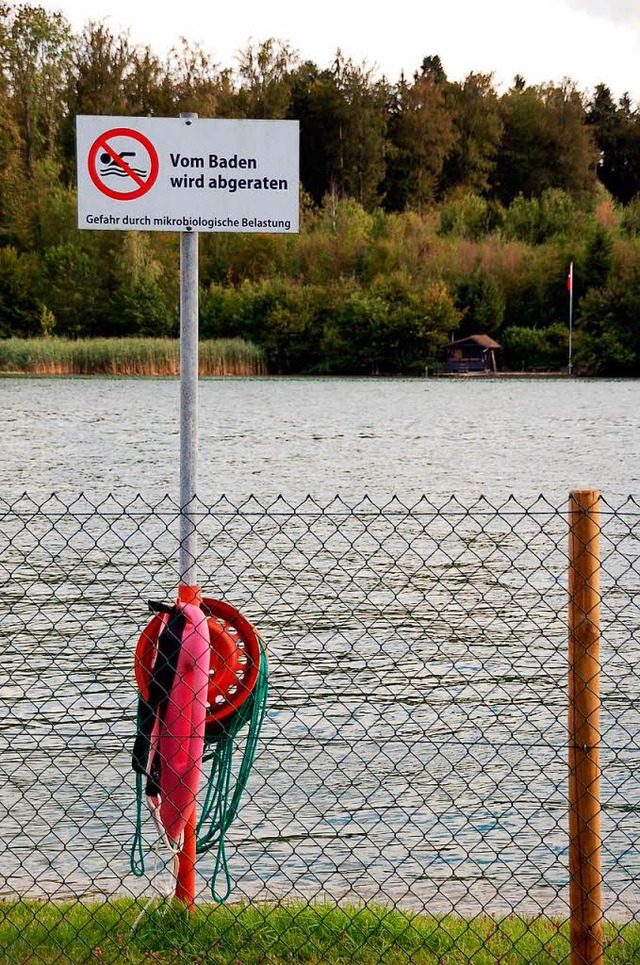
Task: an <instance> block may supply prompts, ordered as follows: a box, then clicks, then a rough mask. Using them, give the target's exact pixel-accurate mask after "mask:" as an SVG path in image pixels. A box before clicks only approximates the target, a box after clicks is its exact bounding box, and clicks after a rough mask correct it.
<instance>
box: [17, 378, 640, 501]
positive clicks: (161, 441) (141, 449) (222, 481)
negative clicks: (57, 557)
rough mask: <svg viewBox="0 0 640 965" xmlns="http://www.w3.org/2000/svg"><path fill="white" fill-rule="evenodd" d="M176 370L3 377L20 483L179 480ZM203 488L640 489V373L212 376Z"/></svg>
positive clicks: (120, 489)
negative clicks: (585, 376)
mask: <svg viewBox="0 0 640 965" xmlns="http://www.w3.org/2000/svg"><path fill="white" fill-rule="evenodd" d="M178 405H179V391H178V383H177V381H175V380H147V379H144V380H142V379H140V380H132V379H117V380H116V379H114V380H102V379H63V380H55V379H44V378H43V379H18V378H17V379H3V380H1V381H0V424H1V428H2V438H3V448H4V451H3V458H2V460H0V487H1V490H2V492H3V493H4V494H7V493H16V492H21V491H24V490H27V491H29V492H33V491H36V492H38V493H43V492H44V493H48V492H52V491H56V492H61V493H73V494H76V493H78V492H80V491H85V492H87V493H90V494H93V495H97V494H104V493H107V492H115V493H119V494H121V495H123V496H125V495H127V494H130V493H131V492H142V493H143V494H144V495H145V496H147V497H151V496H154V495H156V494H158V493H161V494H164V493H167V492H169V493H174V494H175V493H176V492H177V491H178V463H177V460H178V425H179V421H178V420H179V411H178ZM200 411H201V439H200V476H199V492H200V495H201V496H202V498H203V499H205V500H209V499H210V498H212V497H214V496H216V495H217V494H219V493H222V492H224V493H228V494H229V495H231V496H232V497H233V498H237V497H239V496H244V495H247V494H249V493H256V494H258V495H276V494H284V495H286V496H287V497H289V498H293V499H298V498H300V497H301V496H304V495H306V494H307V493H311V494H313V495H317V496H321V497H324V496H327V495H334V494H335V493H340V494H341V495H343V496H348V497H359V496H361V495H362V494H363V493H370V494H374V495H376V496H380V497H385V496H388V495H390V494H396V495H399V496H400V497H402V498H403V499H415V498H417V497H418V496H419V495H420V494H422V493H427V494H429V495H436V494H442V493H452V492H453V493H456V494H458V495H461V496H467V495H469V496H477V495H479V494H480V493H485V494H487V495H488V496H489V497H498V496H502V495H504V494H507V493H515V494H517V495H519V496H524V495H527V494H531V493H533V494H537V493H540V492H543V493H544V494H545V495H547V496H549V497H550V498H556V497H558V496H564V495H565V493H566V492H567V491H568V490H569V489H570V488H572V487H576V486H583V485H588V486H597V487H599V488H600V489H602V490H603V491H604V492H606V493H609V494H617V493H619V494H625V495H626V494H629V493H638V492H640V459H639V457H638V451H639V448H640V446H639V439H640V381H586V380H579V379H576V380H574V381H566V380H559V379H555V380H551V379H536V380H520V379H509V380H507V379H505V380H503V381H501V380H486V381H485V380H477V379H476V380H474V379H472V378H469V379H466V380H444V379H421V380H419V379H416V380H381V379H373V380H360V381H357V380H342V379H336V380H311V379H212V380H205V381H203V382H202V383H201V388H200Z"/></svg>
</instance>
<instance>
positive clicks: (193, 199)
mask: <svg viewBox="0 0 640 965" xmlns="http://www.w3.org/2000/svg"><path fill="white" fill-rule="evenodd" d="M76 147H77V174H78V227H79V228H82V229H97V230H120V231H128V230H132V229H133V230H138V231H140V230H141V231H179V232H180V542H179V547H180V548H179V560H178V572H179V587H178V606H181V607H183V608H188V607H190V606H192V605H193V604H196V606H201V605H202V603H203V601H202V599H201V594H200V588H199V586H198V573H197V556H198V544H197V514H196V505H195V499H196V494H197V457H198V233H199V232H201V231H208V232H220V231H225V232H226V231H232V232H238V231H241V232H269V233H295V232H297V231H298V223H299V124H298V122H297V121H270V120H227V119H221V118H215V119H205V118H198V115H197V114H192V113H185V114H182V115H181V116H180V117H179V118H158V117H125V118H123V117H105V116H78V117H77V119H76ZM205 602H206V601H205ZM215 602H216V601H209V603H215ZM221 605H223V606H224V604H221ZM231 609H232V608H231ZM185 612H186V609H185ZM225 612H226V611H225ZM234 612H235V611H234ZM238 619H239V620H242V618H241V615H239V616H238ZM152 623H153V621H152ZM247 626H249V625H248V624H247ZM158 632H159V631H158ZM248 632H249V631H247V633H248ZM211 646H212V648H213V643H212V644H211ZM259 659H260V658H259V657H258V660H259ZM238 673H239V674H242V673H243V671H238ZM254 683H255V682H254ZM234 688H235V690H236V691H237V689H238V688H237V686H236V685H235V684H234ZM230 692H231V689H230ZM218 699H220V697H218ZM229 699H231V698H229ZM223 709H224V708H223ZM138 773H139V772H138ZM195 859H196V813H195V804H194V805H193V807H192V808H191V812H190V813H189V814H188V815H186V823H185V825H184V835H183V841H182V847H181V850H180V852H179V855H178V874H177V883H176V897H177V898H179V899H181V900H182V901H184V902H185V903H186V904H187V906H188V907H193V905H194V902H195Z"/></svg>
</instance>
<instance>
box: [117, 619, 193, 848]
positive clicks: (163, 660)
mask: <svg viewBox="0 0 640 965" xmlns="http://www.w3.org/2000/svg"><path fill="white" fill-rule="evenodd" d="M158 609H159V610H160V612H159V613H157V614H156V616H155V617H154V619H153V620H152V624H154V631H155V632H154V642H155V647H154V651H155V652H154V654H153V662H152V667H151V668H150V673H149V674H148V679H147V680H146V681H145V683H146V686H145V687H141V688H140V705H139V712H138V733H137V736H136V742H135V745H134V751H133V768H134V770H135V771H137V772H138V773H142V774H144V775H146V777H147V787H146V794H147V798H148V800H149V805H150V807H151V809H152V811H154V812H155V813H157V814H159V818H160V824H161V826H162V829H163V831H164V833H165V834H166V836H167V838H168V840H169V843H170V844H171V845H172V846H173V847H179V846H180V845H181V841H182V835H183V832H184V829H185V826H186V824H187V821H188V820H189V817H190V815H191V813H192V811H193V808H194V806H195V803H196V796H197V793H198V787H199V784H200V772H201V768H202V755H203V752H204V731H205V720H206V713H207V691H208V685H209V650H210V640H209V626H208V623H207V618H206V616H205V615H204V613H203V612H202V610H201V609H200V608H199V607H198V606H197V605H196V604H195V603H181V602H178V603H177V604H176V605H175V606H173V607H164V606H162V605H160V606H159V607H158ZM148 631H149V628H147V631H146V632H147V633H148Z"/></svg>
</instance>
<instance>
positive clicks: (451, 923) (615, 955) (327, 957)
mask: <svg viewBox="0 0 640 965" xmlns="http://www.w3.org/2000/svg"><path fill="white" fill-rule="evenodd" d="M144 907H145V906H144V902H136V901H134V900H132V899H118V900H113V901H104V902H96V903H84V902H73V903H62V902H55V903H54V902H38V901H15V902H2V903H0V962H2V963H9V962H10V963H36V962H40V963H51V962H58V963H72V962H73V963H75V962H96V961H100V962H108V963H118V965H120V963H125V962H127V963H143V962H144V963H151V962H157V963H171V962H174V963H178V965H180V963H187V962H189V963H194V965H294V963H305V965H334V963H335V965H346V963H354V965H458V963H472V965H496V963H498V962H499V963H500V965H524V963H527V965H528V963H535V965H547V963H549V965H550V963H558V962H563V963H568V961H569V954H570V948H569V942H568V937H567V936H568V925H567V923H566V922H565V923H560V922H558V921H555V920H553V919H548V918H542V917H540V918H521V917H518V916H515V915H511V916H508V917H506V918H504V919H493V918H489V917H487V916H484V915H483V916H480V917H477V918H460V917H457V916H455V915H448V916H444V917H434V916H430V915H426V914H413V913H410V912H403V911H400V910H397V909H391V910H390V909H388V908H385V907H383V906H375V905H368V906H355V905H349V906H345V907H339V906H336V905H330V904H306V903H302V902H300V903H287V904H282V905H271V904H269V905H267V904H237V905H236V904H231V905H222V906H214V905H203V906H201V907H199V908H198V909H197V910H196V911H195V912H194V913H193V914H189V913H188V912H186V911H185V910H184V909H183V908H182V907H181V906H178V907H176V906H175V904H165V905H162V906H159V905H157V904H156V905H153V906H150V907H149V908H148V909H147V910H146V911H145V912H144V914H143V915H142V917H141V918H140V920H139V923H138V925H137V926H136V927H135V929H134V931H133V933H132V928H133V926H134V923H135V922H136V920H137V919H138V917H139V915H140V912H141V910H142V909H143V908H144ZM605 946H606V947H605V954H604V960H605V962H606V963H612V965H613V963H616V965H617V963H629V965H631V963H638V962H640V924H637V923H631V924H627V925H621V926H615V925H613V924H609V925H606V926H605Z"/></svg>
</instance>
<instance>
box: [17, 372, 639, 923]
mask: <svg viewBox="0 0 640 965" xmlns="http://www.w3.org/2000/svg"><path fill="white" fill-rule="evenodd" d="M0 402H1V404H0V419H1V420H2V423H3V440H4V443H3V445H4V449H3V458H2V459H1V460H0V497H1V498H2V501H3V502H2V520H1V525H0V565H1V566H2V577H3V619H2V622H1V623H0V634H1V635H2V646H3V655H4V659H3V663H2V667H1V669H0V828H1V829H2V830H1V831H0V833H1V834H2V836H3V840H4V848H3V862H2V867H0V894H2V895H12V894H15V893H16V892H18V893H37V894H58V895H70V894H96V893H108V892H110V891H113V890H123V889H124V890H129V891H138V890H140V889H146V888H147V882H146V879H141V880H138V879H134V878H133V876H132V875H131V874H130V872H129V870H128V851H129V848H130V845H131V838H132V829H133V817H134V807H133V786H132V783H133V782H132V779H131V773H130V769H129V762H130V750H131V742H132V736H133V730H134V719H135V701H136V694H135V687H134V682H133V674H132V672H131V668H132V654H133V648H134V646H135V641H136V639H137V635H138V633H139V631H140V629H141V627H142V626H143V625H144V622H145V620H146V614H145V606H144V601H145V600H146V599H147V598H149V597H151V598H162V597H163V596H165V597H166V596H168V595H170V594H171V592H173V588H174V586H175V582H176V571H175V563H176V554H177V543H176V534H177V520H176V514H175V510H174V508H173V507H172V505H171V502H169V503H168V504H163V505H164V506H165V508H164V509H162V510H161V512H160V513H155V514H154V513H151V512H150V511H149V507H148V504H147V503H146V502H144V503H143V502H135V503H133V504H132V505H130V506H129V508H128V509H127V510H126V512H124V513H123V512H122V511H121V510H120V508H119V505H118V503H120V504H124V503H127V502H128V501H129V500H130V499H131V498H132V497H133V496H134V495H135V494H136V493H138V492H140V493H142V494H143V497H144V498H145V500H149V501H154V500H156V499H159V498H161V497H162V496H163V495H164V494H165V493H169V494H171V495H172V496H173V497H174V498H175V494H176V493H177V489H178V465H177V453H178V387H177V383H176V382H175V381H165V380H125V379H122V380H90V379H86V380H80V379H76V380H74V379H65V380H60V381H57V380H54V379H5V380H1V381H0ZM639 417H640V383H635V382H622V381H610V382H586V381H579V380H576V381H574V382H567V381H559V380H530V381H526V380H513V381H506V380H505V381H486V382H485V381H473V380H471V379H469V380H460V381H445V380H442V381H438V380H406V381H404V380H399V381H385V380H371V381H351V380H327V381H313V380H304V379H295V380H278V379H273V380H271V379H256V380H209V381H205V382H203V383H202V385H201V425H202V428H201V459H200V487H199V488H200V496H201V499H202V501H203V504H204V506H205V507H211V509H210V510H207V509H205V510H204V511H203V515H202V519H201V526H200V547H201V558H200V568H201V573H202V577H203V579H202V582H203V584H204V585H206V586H207V587H208V588H209V590H210V592H211V593H212V595H221V596H225V597H226V598H228V599H229V600H231V601H232V602H234V603H236V604H237V605H238V606H240V608H241V609H242V610H243V612H245V613H246V615H247V616H248V617H249V618H250V619H251V620H252V621H253V622H254V623H256V625H258V626H259V627H260V629H261V631H262V632H263V634H264V635H265V638H266V639H267V642H268V645H269V650H270V656H271V694H270V700H269V710H268V716H267V721H266V725H265V732H264V739H263V742H262V745H261V750H260V753H259V756H258V759H257V761H256V768H255V772H254V775H253V777H252V781H251V785H250V794H249V795H248V797H247V799H246V802H245V805H244V807H243V808H242V810H241V814H240V818H239V820H238V822H237V824H236V825H235V826H234V829H233V830H232V833H231V835H230V854H231V859H232V862H231V863H232V873H233V875H234V878H235V880H236V882H237V884H236V889H235V891H234V897H242V895H257V896H260V897H263V898H269V897H274V896H287V895H295V894H302V895H306V896H308V897H317V896H326V895H330V896H332V897H341V896H350V897H356V898H368V897H372V896H375V897H377V898H383V899H385V898H386V899H393V900H397V901H400V902H401V903H405V904H407V905H408V906H410V907H425V906H428V907H432V908H435V907H438V908H439V909H440V910H443V911H446V910H448V909H450V908H451V907H456V908H459V909H461V910H472V911H478V910H480V909H481V908H483V907H484V908H485V909H487V910H492V911H496V912H500V911H504V910H506V909H508V908H517V909H518V910H519V911H522V912H523V913H529V912H536V911H540V910H546V911H554V912H557V913H562V912H563V910H564V908H565V901H566V886H567V881H568V874H567V868H566V862H567V842H566V838H567V835H566V519H565V502H566V494H567V491H568V490H569V489H570V488H572V487H575V486H579V485H582V484H588V485H595V486H598V487H600V488H601V489H602V490H603V492H604V493H605V494H606V496H607V498H608V499H609V500H610V502H611V505H612V506H613V507H614V508H615V507H618V509H616V511H615V512H611V511H609V510H608V511H607V515H606V521H605V528H604V542H603V551H604V554H605V564H604V567H603V608H602V609H603V629H604V634H603V700H604V703H603V809H604V810H603V831H604V867H605V885H606V890H605V900H606V901H607V904H608V905H609V906H611V908H612V909H615V913H616V915H618V916H619V917H628V916H629V915H630V914H636V913H638V912H639V911H640V860H639V858H638V852H637V843H638V841H639V840H640V819H639V815H640V784H639V782H638V778H637V773H638V767H637V764H638V760H639V759H640V746H639V745H640V710H639V709H638V708H639V706H640V704H639V702H638V696H639V690H640V688H639V686H638V685H639V678H638V666H640V652H639V642H638V641H639V640H640V619H639V617H638V603H639V601H640V564H639V553H638V549H637V546H638V542H637V536H638V512H637V504H636V503H634V502H631V503H629V502H628V501H625V498H624V497H625V496H627V495H629V494H634V493H635V494H638V493H640V485H639V482H640V463H639V460H638V455H637V453H638V443H639V441H640V429H639ZM24 491H27V492H28V493H29V494H31V496H32V497H33V498H32V499H20V498H19V495H20V494H21V493H22V492H24ZM82 491H84V493H86V494H87V501H82V500H80V501H78V502H74V503H73V507H72V509H71V511H69V510H67V509H66V508H65V505H67V504H69V503H70V502H71V501H72V500H75V499H76V497H77V495H78V493H80V492H82ZM51 492H56V493H57V494H58V496H59V500H60V501H55V500H54V501H49V502H47V503H46V505H45V507H44V509H43V510H40V509H38V506H37V503H38V502H39V501H40V500H42V499H44V498H45V497H46V496H47V495H48V494H50V493H51ZM109 492H112V493H114V494H115V496H116V497H117V502H108V503H105V504H103V505H102V507H101V508H100V510H99V511H98V512H94V511H93V509H92V505H91V504H92V503H95V502H96V501H98V500H100V499H102V498H104V497H105V496H106V494H107V493H109ZM222 493H226V494H227V497H228V499H227V500H222V499H221V498H220V496H221V494H222ZM308 493H310V494H311V495H312V496H313V497H314V498H313V500H310V501H309V500H307V501H305V497H306V495H307V494H308ZM365 493H368V494H369V495H370V497H371V499H370V500H369V501H366V500H365V501H364V502H363V500H362V497H363V495H364V494H365ZM423 493H426V494H428V496H429V501H428V502H422V503H421V502H419V499H420V496H421V494H423ZM449 493H455V494H456V495H457V497H458V498H457V501H455V502H454V503H451V502H450V501H449V500H448V498H447V494H449ZM481 493H485V494H486V495H487V499H486V500H479V499H478V497H479V495H480V494H481ZM509 493H514V494H515V495H516V499H515V500H508V501H506V502H505V500H506V497H507V496H508V494H509ZM538 493H544V495H545V499H544V500H538V499H536V496H537V494H538ZM250 494H255V496H256V499H254V500H248V501H247V499H248V497H249V496H250ZM278 494H282V495H283V496H284V497H285V499H284V500H278V501H276V502H273V500H274V498H275V497H276V496H277V495H278ZM336 494H340V497H341V499H340V500H339V501H337V502H331V500H332V497H334V496H335V495H336ZM393 496H395V497H397V498H392V497H393ZM16 500H17V502H16ZM34 500H35V501H34ZM267 504H268V505H269V507H270V508H268V509H266V508H265V507H266V506H267ZM167 506H168V508H167ZM523 506H525V507H527V508H526V509H525V510H523V508H522V507H523ZM238 507H240V508H238ZM292 507H293V508H292ZM496 507H500V508H499V510H497V509H496ZM23 827H26V829H27V834H26V835H25V834H24V833H23V831H22V828H23ZM200 868H201V870H202V872H203V877H202V880H201V885H202V887H203V888H204V887H205V878H206V876H207V875H208V874H210V872H211V860H210V859H208V858H203V859H202V860H201V862H200Z"/></svg>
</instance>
